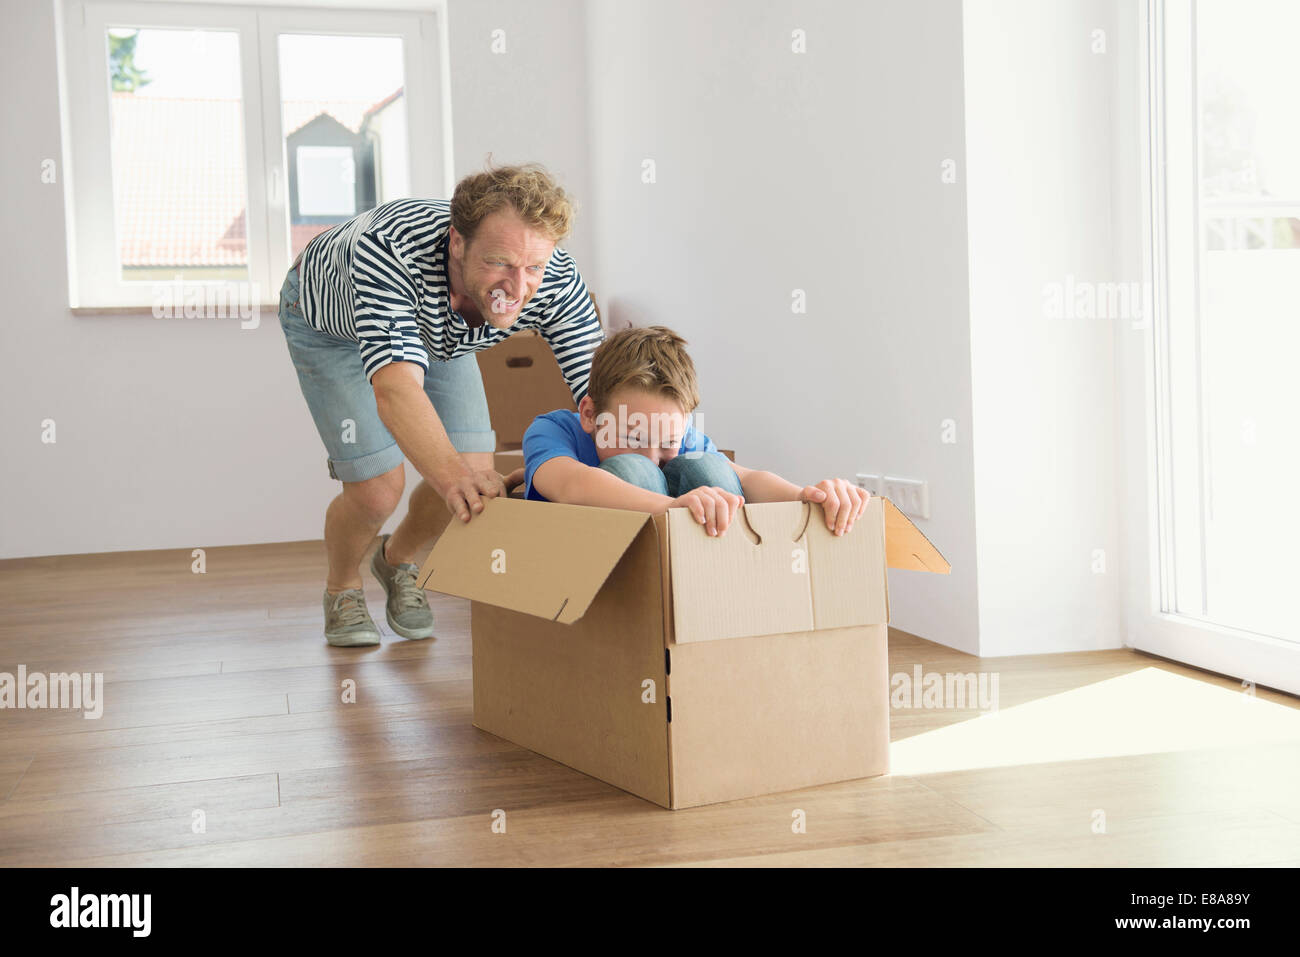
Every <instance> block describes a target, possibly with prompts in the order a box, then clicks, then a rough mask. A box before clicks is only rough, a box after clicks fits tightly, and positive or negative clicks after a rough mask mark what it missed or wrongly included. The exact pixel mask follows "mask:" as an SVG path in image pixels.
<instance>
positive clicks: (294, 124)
mask: <svg viewBox="0 0 1300 957" xmlns="http://www.w3.org/2000/svg"><path fill="white" fill-rule="evenodd" d="M63 3H64V7H63V17H62V20H63V38H62V41H61V42H62V43H63V52H64V57H63V64H64V66H63V69H64V108H65V112H66V117H67V131H68V149H67V151H66V153H65V155H67V156H68V157H69V158H70V159H69V162H70V164H71V166H70V169H69V170H68V175H65V176H64V179H63V181H64V183H65V189H67V191H68V212H69V224H68V226H69V237H70V241H69V247H70V248H69V253H70V257H69V259H70V269H69V282H70V290H69V294H70V301H71V304H72V306H73V307H82V308H87V307H88V308H100V307H138V308H149V307H151V306H155V305H156V304H157V302H158V297H159V291H160V289H161V290H163V291H166V292H168V293H170V292H171V291H172V290H177V289H185V288H192V287H195V286H198V287H202V288H203V289H204V301H208V302H211V301H213V298H214V296H217V297H219V296H222V295H225V296H230V297H232V299H227V300H225V301H234V300H233V297H238V301H243V302H252V303H256V304H267V303H274V302H275V301H276V299H277V293H278V290H279V285H280V282H281V281H282V279H283V277H284V273H285V271H286V270H287V269H288V268H289V265H290V263H291V262H292V260H293V259H294V257H296V256H297V254H298V253H299V252H301V251H302V249H303V248H304V247H305V246H306V244H307V242H308V241H310V240H311V238H312V237H313V236H316V235H317V234H319V233H320V232H322V231H324V230H326V229H329V228H330V226H332V225H334V224H335V223H338V222H342V221H343V220H346V219H349V218H351V217H352V216H355V215H356V214H358V213H360V212H363V211H364V210H367V209H371V208H373V207H375V206H376V205H378V204H380V203H383V202H386V201H388V200H390V199H397V198H399V197H403V196H412V195H415V196H447V195H450V189H451V183H450V181H449V177H450V174H451V166H450V163H449V162H448V161H447V158H448V156H449V155H450V132H449V128H448V122H449V116H450V114H449V110H448V109H447V107H446V104H445V102H444V97H445V96H446V93H447V90H446V84H445V82H444V80H443V76H442V73H441V71H440V68H439V64H441V63H444V62H445V51H444V50H443V48H442V43H443V37H442V35H441V31H440V24H441V23H442V22H445V17H444V13H443V9H442V8H441V6H439V7H438V8H437V9H436V10H435V12H432V13H429V14H382V13H374V12H354V11H341V10H333V9H331V10H328V11H322V10H307V9H294V8H272V7H256V8H254V7H235V6H223V5H215V4H214V5H197V4H195V5H191V4H185V5H179V4H165V3H113V2H102V3H101V2H96V0H63ZM104 106H106V107H107V109H104V108H103V107H104ZM235 287H238V289H236V288H235Z"/></svg>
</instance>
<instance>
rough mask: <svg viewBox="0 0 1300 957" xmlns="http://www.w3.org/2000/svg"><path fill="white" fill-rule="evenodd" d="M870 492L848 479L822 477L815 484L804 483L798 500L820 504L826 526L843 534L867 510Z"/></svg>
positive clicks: (836, 532)
mask: <svg viewBox="0 0 1300 957" xmlns="http://www.w3.org/2000/svg"><path fill="white" fill-rule="evenodd" d="M870 499H871V493H870V492H868V491H867V490H866V489H861V488H858V487H857V486H856V485H854V484H853V483H852V482H850V481H849V480H848V479H822V481H820V482H818V483H817V484H816V485H806V486H804V489H803V491H802V492H800V493H799V501H801V502H812V503H813V504H814V505H817V504H820V505H821V507H822V511H823V512H824V513H825V515H826V527H827V528H828V529H830V530H831V531H832V532H833V533H835V534H836V535H843V534H844V533H845V532H847V531H848V530H849V529H851V528H852V527H853V523H854V522H855V521H857V519H858V518H859V517H860V516H861V515H862V513H863V512H865V511H866V510H867V502H868V501H870Z"/></svg>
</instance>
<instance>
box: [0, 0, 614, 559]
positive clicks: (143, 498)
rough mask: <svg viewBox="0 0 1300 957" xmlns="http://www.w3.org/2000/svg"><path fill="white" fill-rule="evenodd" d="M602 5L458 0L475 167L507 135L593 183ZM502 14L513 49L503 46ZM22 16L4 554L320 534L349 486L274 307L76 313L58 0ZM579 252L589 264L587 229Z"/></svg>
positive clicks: (11, 226)
mask: <svg viewBox="0 0 1300 957" xmlns="http://www.w3.org/2000/svg"><path fill="white" fill-rule="evenodd" d="M334 5H340V4H334ZM388 5H392V4H388ZM399 5H403V6H408V7H410V6H414V5H412V4H409V3H408V4H399ZM582 15H583V10H582V6H581V4H580V3H579V2H577V0H547V2H546V3H545V4H544V5H542V4H537V3H534V2H528V0H496V2H491V3H483V2H474V3H470V2H462V0H451V3H450V24H451V28H450V33H449V35H450V37H451V39H452V43H451V60H452V63H451V68H452V99H453V118H454V122H455V144H454V145H455V157H456V170H455V172H456V174H457V175H458V176H459V175H463V174H464V173H466V172H469V171H470V170H471V169H475V168H479V167H481V165H482V162H483V157H484V155H485V154H486V153H487V151H488V150H492V151H493V152H494V157H493V159H494V160H495V161H497V162H501V161H510V160H522V159H538V160H542V161H544V162H546V163H547V164H548V165H549V166H550V167H551V169H552V170H553V171H554V172H556V174H557V175H558V176H559V177H560V178H561V180H562V181H563V182H564V183H565V184H566V185H567V186H569V187H571V188H572V190H573V191H574V192H575V193H576V194H577V196H578V197H579V199H580V200H582V199H583V198H584V197H585V196H586V195H587V194H588V192H589V190H588V186H587V182H586V180H587V170H586V144H585V140H584V137H585V132H586V121H585V116H586V114H585V104H584V100H583V90H584V89H585V87H586V80H585V76H584V73H583V63H584V56H583V51H584V39H583V23H582ZM497 27H500V28H503V29H505V30H506V31H507V35H508V37H509V40H510V43H509V46H508V49H509V53H508V55H506V56H504V57H500V56H498V57H493V56H492V55H491V54H490V53H489V52H488V43H489V39H490V31H491V30H492V29H494V28H497ZM5 28H6V29H5V35H4V40H3V48H4V54H5V55H4V56H3V57H0V84H3V88H4V89H6V90H10V91H15V90H21V91H22V95H21V96H12V95H11V96H6V97H4V103H3V107H2V109H3V111H4V113H3V117H4V120H5V126H4V128H5V130H6V131H7V136H8V142H9V146H8V147H7V148H6V149H5V150H3V151H2V155H0V172H2V173H3V182H4V185H5V187H6V189H5V192H6V202H5V205H4V212H3V215H4V227H5V228H4V230H3V235H0V257H2V259H0V261H3V262H4V263H5V272H6V275H7V277H8V278H9V282H8V283H7V284H6V288H5V294H6V300H7V301H6V310H5V313H6V314H5V318H4V322H3V323H0V355H2V356H3V358H2V359H0V361H3V363H4V375H3V379H2V381H0V401H2V402H3V406H4V409H5V415H4V416H3V417H0V443H3V446H2V447H3V449H4V465H3V469H2V470H0V501H3V505H2V506H0V558H16V557H23V556H30V555H57V554H67V553H81V552H103V551H117V550H124V549H153V548H180V547H185V548H191V547H196V546H215V545H230V544H241V543H257V542H276V541H298V540H303V539H319V538H320V537H321V536H322V534H323V528H324V515H325V507H326V505H327V504H328V502H329V501H330V499H331V498H333V497H334V495H335V494H337V492H338V483H337V482H335V481H334V480H332V479H330V478H329V475H328V473H327V471H326V466H325V450H324V448H323V447H322V445H321V443H320V439H319V437H318V436H317V434H316V431H315V428H314V426H313V425H312V421H311V416H310V414H309V413H308V411H307V406H306V403H305V402H304V401H303V398H302V394H301V392H300V391H299V388H298V382H297V378H296V376H295V374H294V371H293V366H292V365H291V363H290V360H289V355H288V352H287V350H286V347H285V343H284V335H283V333H282V332H281V330H280V326H279V322H278V320H277V318H276V316H275V315H274V314H270V315H265V314H264V315H263V316H262V317H261V324H260V326H259V327H258V328H257V329H255V330H243V329H240V328H239V322H238V321H233V320H232V321H223V320H209V321H203V320H189V321H186V320H176V321H170V320H158V319H154V318H152V317H141V318H123V317H97V318H73V317H72V316H71V315H70V314H69V312H68V310H67V292H66V290H67V273H66V258H65V251H64V250H65V245H64V243H65V238H64V201H63V189H62V185H61V183H60V184H58V185H42V183H41V180H40V167H41V161H42V160H43V159H45V158H49V157H52V158H58V157H59V156H60V149H61V147H60V134H59V108H58V90H57V85H56V68H55V27H54V9H53V3H52V2H51V0H46V2H24V3H6V4H5ZM578 228H579V230H581V229H582V228H583V226H582V221H580V222H579V227H578ZM568 248H570V249H571V250H572V251H573V252H574V255H575V256H576V257H577V258H578V261H579V263H580V265H581V266H582V267H583V268H584V269H585V268H586V266H587V261H588V259H589V253H590V250H591V248H592V243H591V242H590V239H589V238H587V234H585V233H581V232H580V233H579V234H578V235H576V236H575V237H574V239H573V240H572V241H571V242H570V243H569V244H568ZM277 292H278V287H277V289H276V290H274V291H273V293H272V294H273V295H274V294H275V293H277ZM598 294H599V289H598ZM46 418H52V419H54V420H55V423H56V429H57V433H56V434H57V442H56V443H55V444H52V445H51V444H42V442H41V441H40V436H41V422H42V420H44V419H46ZM408 476H409V477H410V480H409V481H408V483H407V489H408V494H409V490H410V489H411V488H412V487H414V485H415V477H414V476H415V473H414V471H413V470H411V469H410V468H409V466H408ZM402 514H403V511H402V510H399V511H398V513H397V518H395V519H394V520H391V521H390V522H389V527H390V528H391V527H393V526H395V525H396V522H397V520H400V517H401V515H402ZM322 574H323V570H322Z"/></svg>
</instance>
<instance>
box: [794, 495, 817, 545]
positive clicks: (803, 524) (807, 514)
mask: <svg viewBox="0 0 1300 957" xmlns="http://www.w3.org/2000/svg"><path fill="white" fill-rule="evenodd" d="M812 508H813V503H812V502H804V503H803V515H802V517H801V518H800V519H799V521H797V522H795V523H794V528H795V532H794V538H792V539H790V541H792V542H797V541H799V539H801V538H803V535H804V532H806V531H808V523H809V522H810V521H811V520H812Z"/></svg>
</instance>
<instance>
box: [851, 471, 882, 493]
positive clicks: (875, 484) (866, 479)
mask: <svg viewBox="0 0 1300 957" xmlns="http://www.w3.org/2000/svg"><path fill="white" fill-rule="evenodd" d="M853 484H854V485H856V486H857V487H858V488H864V489H866V490H867V491H868V492H870V493H871V494H872V495H879V494H880V476H879V475H872V474H871V473H870V472H859V473H858V474H857V475H855V476H853Z"/></svg>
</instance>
